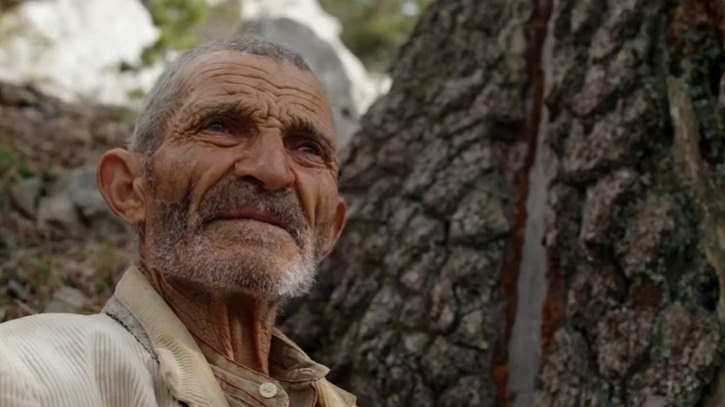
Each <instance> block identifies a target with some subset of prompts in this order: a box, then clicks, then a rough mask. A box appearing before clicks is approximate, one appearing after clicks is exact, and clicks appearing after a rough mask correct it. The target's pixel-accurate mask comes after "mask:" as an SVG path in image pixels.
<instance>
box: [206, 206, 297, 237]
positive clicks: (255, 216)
mask: <svg viewBox="0 0 725 407" xmlns="http://www.w3.org/2000/svg"><path fill="white" fill-rule="evenodd" d="M222 220H224V221H249V220H251V221H256V222H261V223H266V224H268V225H271V226H276V227H278V228H280V229H282V230H285V231H287V232H289V231H290V228H289V227H288V226H287V225H285V224H284V223H283V222H282V221H280V220H279V219H277V218H275V217H274V216H273V215H271V214H269V213H267V212H261V211H243V212H236V213H233V214H229V215H224V216H219V217H216V218H214V219H213V220H212V221H222Z"/></svg>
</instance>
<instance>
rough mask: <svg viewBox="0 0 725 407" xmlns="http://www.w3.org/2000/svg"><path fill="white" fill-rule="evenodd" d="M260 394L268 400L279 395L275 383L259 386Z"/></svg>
mask: <svg viewBox="0 0 725 407" xmlns="http://www.w3.org/2000/svg"><path fill="white" fill-rule="evenodd" d="M259 394H261V395H262V397H264V398H266V399H271V398H272V397H274V396H276V395H277V386H275V385H274V383H270V382H267V383H262V384H260V385H259Z"/></svg>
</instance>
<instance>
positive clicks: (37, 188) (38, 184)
mask: <svg viewBox="0 0 725 407" xmlns="http://www.w3.org/2000/svg"><path fill="white" fill-rule="evenodd" d="M42 190H43V181H42V180H41V179H40V178H28V179H25V180H23V181H20V182H19V183H17V184H14V185H12V186H11V187H10V198H12V200H13V204H14V205H15V207H16V208H18V210H19V211H20V212H22V213H23V215H25V216H29V217H31V218H32V217H35V211H36V205H37V203H38V198H39V197H40V193H41V191H42Z"/></svg>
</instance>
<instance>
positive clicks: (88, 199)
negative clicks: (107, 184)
mask: <svg viewBox="0 0 725 407" xmlns="http://www.w3.org/2000/svg"><path fill="white" fill-rule="evenodd" d="M37 219H38V224H39V225H41V226H44V227H47V226H51V225H55V226H59V227H61V228H62V229H64V230H65V231H67V232H70V233H74V234H75V233H78V232H80V231H83V230H85V228H86V226H90V227H91V228H94V229H95V228H96V227H97V226H98V227H100V226H103V227H104V228H105V227H106V225H107V224H109V223H110V224H113V225H118V224H120V223H121V221H120V219H118V218H117V217H116V216H115V215H114V213H113V212H112V211H111V210H110V209H109V208H108V205H106V202H105V201H104V200H103V197H102V196H101V193H100V192H99V191H98V187H97V186H96V167H95V166H85V167H79V168H75V169H73V170H71V171H70V172H68V173H67V174H66V175H64V176H63V177H62V178H61V179H60V180H58V182H57V183H56V184H55V186H54V187H53V188H52V190H51V192H50V196H48V197H46V198H42V199H41V200H40V205H39V207H38V215H37Z"/></svg>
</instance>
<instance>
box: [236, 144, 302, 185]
mask: <svg viewBox="0 0 725 407" xmlns="http://www.w3.org/2000/svg"><path fill="white" fill-rule="evenodd" d="M251 144H252V145H249V146H247V148H249V150H248V151H246V152H245V154H244V155H243V158H241V159H239V160H238V161H237V162H236V164H235V165H234V173H235V175H236V176H237V177H239V178H248V179H251V178H253V179H255V180H256V182H257V183H260V184H261V185H262V186H263V187H264V189H266V190H268V191H274V190H278V189H284V188H287V187H290V186H292V185H293V184H294V179H295V176H294V172H292V169H291V168H290V161H289V155H288V154H287V150H286V147H285V145H284V142H283V140H282V137H280V136H279V135H278V134H260V135H259V137H257V138H256V140H255V141H254V142H253V143H251Z"/></svg>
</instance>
